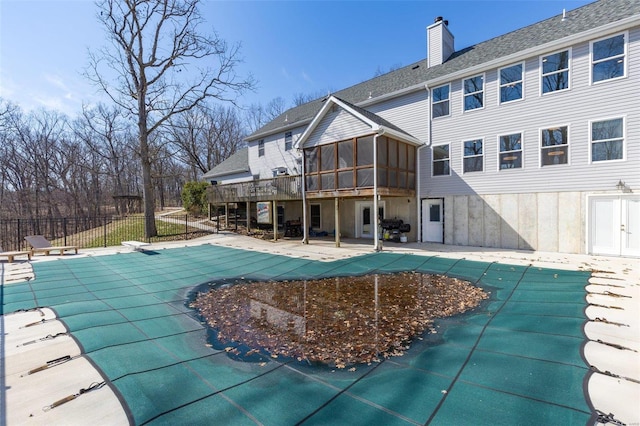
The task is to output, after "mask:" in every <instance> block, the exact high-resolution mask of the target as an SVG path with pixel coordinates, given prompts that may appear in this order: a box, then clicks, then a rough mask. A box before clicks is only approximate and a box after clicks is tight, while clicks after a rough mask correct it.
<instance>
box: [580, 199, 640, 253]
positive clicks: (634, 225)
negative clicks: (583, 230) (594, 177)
mask: <svg viewBox="0 0 640 426" xmlns="http://www.w3.org/2000/svg"><path fill="white" fill-rule="evenodd" d="M589 215H590V216H589V237H590V244H589V252H590V253H592V254H605V255H612V256H633V257H640V196H638V195H612V196H594V197H591V198H590V200H589Z"/></svg>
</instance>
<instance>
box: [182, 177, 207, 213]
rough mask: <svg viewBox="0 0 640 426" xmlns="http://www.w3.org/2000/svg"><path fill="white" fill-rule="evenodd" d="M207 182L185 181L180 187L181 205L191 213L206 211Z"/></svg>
mask: <svg viewBox="0 0 640 426" xmlns="http://www.w3.org/2000/svg"><path fill="white" fill-rule="evenodd" d="M208 186H209V184H208V183H207V182H187V183H185V185H184V188H182V207H184V209H185V210H187V211H188V212H189V213H191V214H193V215H201V214H204V213H205V212H206V211H207V187H208Z"/></svg>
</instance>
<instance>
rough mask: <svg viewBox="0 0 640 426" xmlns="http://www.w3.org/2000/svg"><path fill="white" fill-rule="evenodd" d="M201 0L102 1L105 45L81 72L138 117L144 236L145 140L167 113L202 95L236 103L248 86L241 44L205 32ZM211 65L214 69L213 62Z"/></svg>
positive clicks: (149, 207)
mask: <svg viewBox="0 0 640 426" xmlns="http://www.w3.org/2000/svg"><path fill="white" fill-rule="evenodd" d="M199 2H200V0H99V1H98V3H97V4H98V8H99V11H100V13H99V14H98V20H99V21H100V23H101V24H102V25H103V26H104V28H105V30H106V35H107V37H108V39H109V40H110V41H111V46H110V47H105V48H103V49H101V50H99V51H98V52H95V53H90V54H89V62H90V64H89V67H88V68H87V70H86V73H85V74H86V76H87V77H88V78H89V79H90V80H92V81H93V82H94V83H96V84H97V85H98V86H99V87H100V88H101V89H102V90H103V91H104V92H105V93H107V95H108V96H109V97H110V98H111V99H112V100H113V101H114V102H115V103H116V104H117V105H118V106H120V107H121V108H123V109H124V110H125V111H128V113H130V114H131V115H132V116H133V117H135V118H136V119H137V127H138V138H139V150H140V152H139V154H140V161H141V163H142V179H143V196H144V213H145V236H146V237H147V238H150V237H152V236H155V235H157V229H156V225H155V197H154V194H153V181H152V175H151V171H152V167H151V156H150V152H149V141H150V136H151V135H152V133H154V132H155V131H157V130H158V129H159V128H160V127H161V126H163V125H164V124H165V123H166V122H167V121H168V120H169V119H170V118H171V117H173V116H175V115H176V114H181V113H183V112H185V111H188V110H190V109H192V108H194V107H195V106H197V105H199V104H200V103H201V102H203V101H204V100H205V99H207V98H216V99H219V100H224V101H234V100H235V98H236V96H237V95H238V94H240V93H242V92H244V91H245V90H247V89H253V87H254V82H253V79H252V78H251V77H250V76H249V77H247V78H244V79H243V78H239V77H238V76H237V75H236V73H235V70H236V66H237V64H238V62H239V60H240V58H239V46H238V45H236V46H233V47H229V46H228V45H227V43H226V42H225V41H224V40H223V39H221V38H220V37H218V35H217V34H215V33H213V34H212V35H211V36H209V35H202V34H200V32H199V27H200V26H201V24H202V23H203V19H202V17H201V15H200V13H199V10H198V5H199ZM213 63H216V65H215V66H214V67H212V66H211V64H213Z"/></svg>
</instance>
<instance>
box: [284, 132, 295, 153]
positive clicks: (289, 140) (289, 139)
mask: <svg viewBox="0 0 640 426" xmlns="http://www.w3.org/2000/svg"><path fill="white" fill-rule="evenodd" d="M292 149H293V133H292V132H285V133H284V150H285V151H291V150H292Z"/></svg>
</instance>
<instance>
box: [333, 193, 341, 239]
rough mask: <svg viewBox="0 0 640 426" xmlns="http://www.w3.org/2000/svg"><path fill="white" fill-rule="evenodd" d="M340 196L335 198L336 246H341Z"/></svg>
mask: <svg viewBox="0 0 640 426" xmlns="http://www.w3.org/2000/svg"><path fill="white" fill-rule="evenodd" d="M338 200H339V199H338V197H335V198H334V202H333V203H334V213H335V218H334V222H335V226H336V227H335V230H334V232H335V234H336V235H335V239H336V247H340V202H339V201H338Z"/></svg>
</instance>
